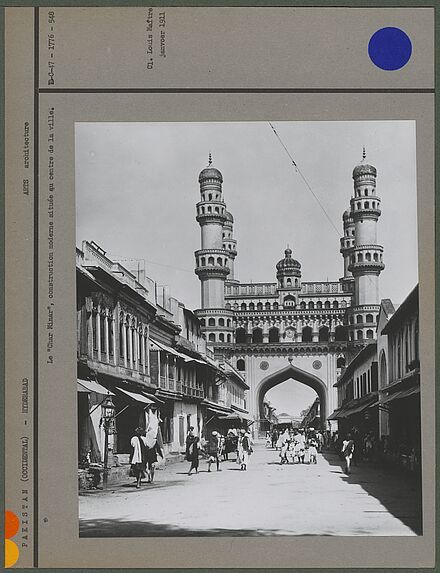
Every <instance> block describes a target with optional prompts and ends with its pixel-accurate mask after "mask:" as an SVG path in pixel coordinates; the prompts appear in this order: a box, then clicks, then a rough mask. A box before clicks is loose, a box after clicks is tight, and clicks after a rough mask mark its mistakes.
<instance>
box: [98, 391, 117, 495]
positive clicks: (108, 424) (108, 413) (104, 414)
mask: <svg viewBox="0 0 440 573" xmlns="http://www.w3.org/2000/svg"><path fill="white" fill-rule="evenodd" d="M115 412H116V407H115V405H114V404H113V400H112V398H111V396H107V398H106V399H105V400H104V402H103V403H102V404H101V423H102V425H103V426H104V435H105V439H104V473H103V476H102V482H103V483H102V485H103V488H106V487H107V477H108V435H109V433H110V431H111V432H112V433H113V430H114V423H115Z"/></svg>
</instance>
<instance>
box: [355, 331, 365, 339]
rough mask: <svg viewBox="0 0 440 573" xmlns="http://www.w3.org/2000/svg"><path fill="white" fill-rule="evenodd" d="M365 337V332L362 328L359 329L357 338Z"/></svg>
mask: <svg viewBox="0 0 440 573" xmlns="http://www.w3.org/2000/svg"><path fill="white" fill-rule="evenodd" d="M363 338H364V334H363V332H362V330H358V331H357V339H358V340H363Z"/></svg>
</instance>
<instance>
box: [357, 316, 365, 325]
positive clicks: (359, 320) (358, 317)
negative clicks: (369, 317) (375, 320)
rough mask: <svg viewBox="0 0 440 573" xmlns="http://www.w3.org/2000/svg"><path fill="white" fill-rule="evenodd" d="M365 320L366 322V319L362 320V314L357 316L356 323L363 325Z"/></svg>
mask: <svg viewBox="0 0 440 573" xmlns="http://www.w3.org/2000/svg"><path fill="white" fill-rule="evenodd" d="M363 320H364V319H363V318H362V315H361V314H358V315H357V316H356V322H357V324H361V323H362V322H363Z"/></svg>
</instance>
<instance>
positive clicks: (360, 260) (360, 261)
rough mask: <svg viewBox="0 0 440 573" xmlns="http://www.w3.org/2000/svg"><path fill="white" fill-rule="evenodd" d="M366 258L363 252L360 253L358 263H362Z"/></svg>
mask: <svg viewBox="0 0 440 573" xmlns="http://www.w3.org/2000/svg"><path fill="white" fill-rule="evenodd" d="M363 260H364V256H363V254H362V253H358V263H362V262H363Z"/></svg>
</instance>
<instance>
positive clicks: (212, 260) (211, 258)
mask: <svg viewBox="0 0 440 573" xmlns="http://www.w3.org/2000/svg"><path fill="white" fill-rule="evenodd" d="M213 264H214V257H209V259H208V265H213Z"/></svg>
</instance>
